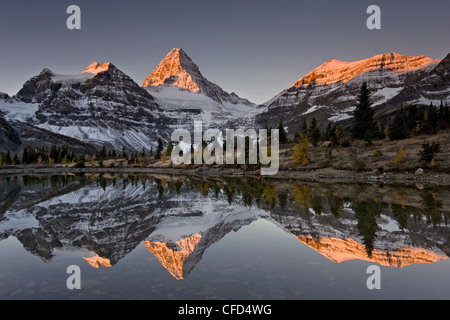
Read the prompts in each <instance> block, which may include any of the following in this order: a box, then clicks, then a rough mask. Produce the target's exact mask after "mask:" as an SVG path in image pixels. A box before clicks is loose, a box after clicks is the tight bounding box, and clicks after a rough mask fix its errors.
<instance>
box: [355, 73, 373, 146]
mask: <svg viewBox="0 0 450 320" xmlns="http://www.w3.org/2000/svg"><path fill="white" fill-rule="evenodd" d="M353 115H354V118H353V123H352V128H351V134H352V136H353V138H355V139H364V140H366V141H367V142H368V143H371V142H372V140H373V138H374V137H375V136H376V133H377V131H378V130H377V126H376V123H375V122H374V120H373V116H374V111H373V109H372V102H371V101H370V91H369V89H368V88H367V83H366V82H364V83H363V84H362V85H361V89H360V93H359V95H358V102H357V103H356V109H355V111H354V114H353Z"/></svg>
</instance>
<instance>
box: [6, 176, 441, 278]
mask: <svg viewBox="0 0 450 320" xmlns="http://www.w3.org/2000/svg"><path fill="white" fill-rule="evenodd" d="M0 199H1V202H0V241H2V240H4V239H7V238H8V237H10V236H14V237H15V238H17V239H18V240H19V241H20V242H21V243H22V244H23V247H24V248H25V249H26V250H27V251H28V252H29V253H31V254H33V255H36V256H38V257H40V258H41V259H42V260H43V261H44V262H49V261H51V260H52V259H53V258H54V257H55V256H56V255H57V254H58V252H60V251H61V250H63V249H65V248H71V250H75V251H77V250H78V251H79V252H80V255H83V258H84V260H85V261H86V262H87V263H89V264H90V265H91V266H92V267H94V268H99V267H114V265H115V264H117V263H118V261H120V260H121V259H123V258H124V257H125V256H126V255H127V254H129V253H130V252H131V251H132V250H134V249H135V248H136V247H137V246H138V245H139V244H140V243H144V244H145V247H146V248H147V249H148V251H149V254H150V253H151V254H153V255H154V256H155V257H156V258H157V259H158V260H159V262H160V263H161V264H162V265H163V266H164V268H166V269H167V271H168V272H169V273H170V274H171V275H172V276H173V277H174V278H175V279H186V277H188V276H189V274H190V272H191V271H192V270H193V269H194V268H195V266H196V265H197V264H198V263H199V262H200V260H201V259H202V256H203V254H204V253H205V252H206V250H207V249H208V248H209V247H210V246H211V245H212V244H214V243H217V242H219V241H220V240H221V239H222V238H224V237H225V236H226V235H227V234H228V233H230V232H231V231H237V230H239V229H240V228H242V227H243V226H245V225H248V224H250V223H251V222H253V221H255V220H258V219H265V220H267V221H269V222H271V223H273V224H274V225H276V226H278V227H279V228H282V229H283V230H286V231H287V232H288V233H290V234H292V235H293V236H295V237H296V238H297V239H298V240H299V241H300V242H301V243H303V244H305V245H307V246H309V247H310V248H313V249H314V250H315V251H317V252H318V253H320V254H322V255H323V256H325V257H326V258H328V259H330V260H331V261H333V262H336V263H341V262H343V261H348V260H352V259H360V260H365V261H373V262H375V263H378V264H381V265H385V266H392V267H404V266H407V265H411V264H416V263H433V262H436V261H439V260H443V259H447V258H448V256H449V254H450V242H449V234H450V233H449V225H448V220H449V215H450V210H449V208H450V205H449V201H450V197H449V191H447V190H445V189H443V188H436V189H433V188H430V189H423V190H419V189H417V188H412V187H401V186H395V187H393V186H387V185H385V186H382V185H373V184H368V185H350V184H319V183H307V184H306V183H302V182H298V181H293V182H292V181H278V180H266V179H241V178H236V179H231V178H230V179H206V178H204V179H202V178H193V177H182V176H175V177H169V176H162V175H161V176H156V175H155V176H146V175H121V176H113V175H111V176H110V175H91V176H86V175H80V176H77V175H60V176H50V177H38V176H16V177H6V178H3V179H2V180H1V181H0ZM77 248H78V249H77ZM86 255H87V256H86Z"/></svg>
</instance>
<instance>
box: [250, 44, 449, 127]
mask: <svg viewBox="0 0 450 320" xmlns="http://www.w3.org/2000/svg"><path fill="white" fill-rule="evenodd" d="M445 61H447V62H445ZM446 77H447V78H446ZM363 82H367V85H368V88H369V90H370V91H371V94H372V95H371V98H372V102H373V107H374V108H375V110H376V117H381V116H382V115H388V114H390V113H392V112H393V111H395V110H398V109H399V108H400V106H401V104H403V105H405V104H424V105H429V104H430V101H431V102H433V103H435V104H439V103H440V101H441V100H442V99H444V100H445V99H448V97H449V95H450V88H449V81H448V57H447V58H445V59H444V60H442V61H440V60H439V59H432V58H429V57H426V56H416V57H415V56H405V55H401V54H398V53H387V54H379V55H376V56H374V57H372V58H368V59H363V60H358V61H353V62H345V61H340V60H336V59H330V60H328V61H326V62H325V63H323V64H322V65H320V66H319V67H317V68H316V69H314V70H312V71H311V72H309V73H308V74H307V75H305V76H304V77H302V78H300V79H299V80H297V81H296V82H295V83H294V84H293V85H292V86H291V87H290V88H288V89H286V90H283V91H282V92H281V93H279V94H278V95H276V96H275V97H273V98H272V99H270V100H269V101H267V102H266V103H264V104H263V106H262V107H263V108H264V111H263V112H261V113H260V114H259V115H258V116H257V117H256V121H257V122H258V123H260V124H265V123H269V124H271V125H277V124H278V123H279V121H280V120H283V121H284V123H285V124H286V126H287V127H289V128H291V130H290V131H289V133H290V134H294V132H295V130H296V129H297V128H300V126H301V123H302V122H303V119H304V118H305V119H306V120H307V121H308V122H309V121H310V120H311V119H312V118H313V117H315V118H316V120H318V122H319V124H320V125H321V126H322V127H325V126H326V125H327V123H328V122H338V121H343V123H344V124H345V123H346V120H347V124H348V123H349V119H351V118H352V112H353V110H354V109H355V105H356V99H357V95H358V93H359V89H360V87H361V84H362V83H363Z"/></svg>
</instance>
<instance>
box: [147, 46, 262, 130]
mask: <svg viewBox="0 0 450 320" xmlns="http://www.w3.org/2000/svg"><path fill="white" fill-rule="evenodd" d="M143 87H144V88H145V89H146V90H147V91H148V92H149V93H150V94H151V95H152V96H153V97H154V98H155V99H156V101H157V102H158V104H159V105H161V107H162V108H163V109H164V110H165V111H166V113H165V115H167V116H168V117H169V118H171V119H172V121H171V122H170V123H171V125H172V126H176V127H177V128H179V127H189V128H192V127H193V121H194V120H199V121H203V122H204V124H206V126H209V127H214V126H215V127H223V126H224V124H225V123H226V122H227V121H229V120H230V119H239V118H242V117H251V116H252V115H253V113H254V112H256V110H257V109H256V105H255V104H254V103H252V102H250V101H248V100H246V99H243V98H241V97H239V96H238V95H236V94H235V93H228V92H226V91H224V90H223V89H221V88H220V87H219V86H218V85H217V84H215V83H213V82H211V81H209V80H207V79H206V78H205V77H204V76H203V75H202V73H201V72H200V69H199V67H198V66H197V65H196V64H195V63H194V62H193V61H192V60H191V58H190V57H189V56H188V55H187V54H186V52H185V51H184V50H183V49H181V48H175V49H173V50H171V51H170V52H169V53H168V54H167V55H166V57H165V58H164V59H163V60H161V62H160V63H159V64H158V66H157V67H156V68H155V70H154V71H153V72H152V73H151V74H150V75H149V76H148V77H147V78H146V79H145V80H144V83H143Z"/></svg>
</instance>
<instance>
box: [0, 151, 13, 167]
mask: <svg viewBox="0 0 450 320" xmlns="http://www.w3.org/2000/svg"><path fill="white" fill-rule="evenodd" d="M2 163H3V164H6V165H11V164H12V160H11V153H10V152H9V150H8V151H7V152H6V154H5V155H4V156H3V157H2Z"/></svg>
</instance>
